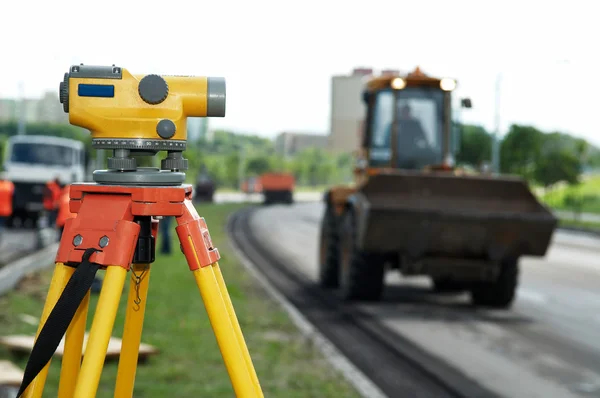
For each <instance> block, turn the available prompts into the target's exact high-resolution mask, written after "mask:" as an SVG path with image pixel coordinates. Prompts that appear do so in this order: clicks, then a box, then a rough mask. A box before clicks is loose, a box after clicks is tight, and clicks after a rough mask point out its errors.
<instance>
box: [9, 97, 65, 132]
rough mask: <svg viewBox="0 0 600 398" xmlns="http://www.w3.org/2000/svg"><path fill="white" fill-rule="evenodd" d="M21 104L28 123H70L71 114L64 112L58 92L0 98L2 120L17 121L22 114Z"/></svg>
mask: <svg viewBox="0 0 600 398" xmlns="http://www.w3.org/2000/svg"><path fill="white" fill-rule="evenodd" d="M21 106H23V111H24V113H25V122H26V123H44V122H46V123H61V124H62V123H64V124H68V123H69V115H68V114H67V113H65V112H64V110H63V106H62V104H61V103H60V101H59V100H58V93H56V92H54V91H48V92H46V93H45V94H44V95H43V96H42V97H41V98H25V99H23V100H22V101H21V100H20V99H13V98H2V99H0V121H2V122H7V121H17V120H19V118H20V115H21Z"/></svg>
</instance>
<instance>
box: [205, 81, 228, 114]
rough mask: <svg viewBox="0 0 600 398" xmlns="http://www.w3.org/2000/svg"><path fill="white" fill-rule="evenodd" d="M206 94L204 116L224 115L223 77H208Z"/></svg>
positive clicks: (224, 92) (224, 91)
mask: <svg viewBox="0 0 600 398" xmlns="http://www.w3.org/2000/svg"><path fill="white" fill-rule="evenodd" d="M207 80H208V88H207V90H206V91H207V95H206V116H208V117H225V99H226V95H225V94H226V90H225V78H223V77H209V78H208V79H207Z"/></svg>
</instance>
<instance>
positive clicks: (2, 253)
mask: <svg viewBox="0 0 600 398" xmlns="http://www.w3.org/2000/svg"><path fill="white" fill-rule="evenodd" d="M36 245H37V238H36V232H35V231H34V230H32V229H5V230H3V231H2V232H0V267H1V266H2V265H4V264H6V263H8V262H10V261H13V260H15V259H16V258H18V257H19V256H20V255H22V254H25V253H30V252H32V251H34V250H35V249H36Z"/></svg>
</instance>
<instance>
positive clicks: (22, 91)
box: [17, 81, 26, 135]
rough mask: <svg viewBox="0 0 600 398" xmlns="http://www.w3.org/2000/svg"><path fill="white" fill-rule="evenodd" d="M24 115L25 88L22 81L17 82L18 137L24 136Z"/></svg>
mask: <svg viewBox="0 0 600 398" xmlns="http://www.w3.org/2000/svg"><path fill="white" fill-rule="evenodd" d="M25 115H26V109H25V88H24V85H23V81H20V82H19V114H18V118H19V122H18V127H17V134H18V135H25V117H26V116H25Z"/></svg>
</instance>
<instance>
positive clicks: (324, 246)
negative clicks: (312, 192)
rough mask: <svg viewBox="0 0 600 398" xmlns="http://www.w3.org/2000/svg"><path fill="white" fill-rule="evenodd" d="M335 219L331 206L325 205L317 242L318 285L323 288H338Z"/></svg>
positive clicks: (338, 266)
mask: <svg viewBox="0 0 600 398" xmlns="http://www.w3.org/2000/svg"><path fill="white" fill-rule="evenodd" d="M337 229H338V227H337V219H336V215H335V211H334V209H333V206H332V205H329V204H327V208H326V209H325V214H324V215H323V220H322V221H321V238H320V241H319V284H320V285H321V286H322V287H324V288H337V287H339V269H340V258H339V250H340V249H339V245H340V243H339V241H340V238H339V235H338V230H337Z"/></svg>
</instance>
